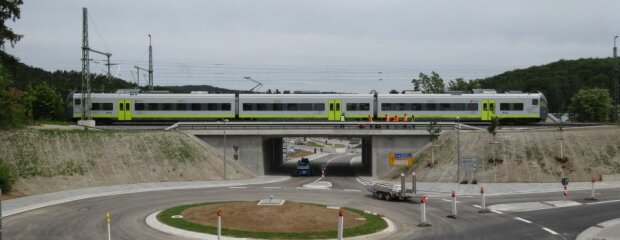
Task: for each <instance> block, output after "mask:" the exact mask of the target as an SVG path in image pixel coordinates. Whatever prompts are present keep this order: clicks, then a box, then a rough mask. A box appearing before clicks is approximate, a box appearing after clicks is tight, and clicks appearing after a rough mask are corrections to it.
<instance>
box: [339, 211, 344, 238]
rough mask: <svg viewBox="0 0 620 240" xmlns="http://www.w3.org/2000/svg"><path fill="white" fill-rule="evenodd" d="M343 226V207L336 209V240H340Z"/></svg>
mask: <svg viewBox="0 0 620 240" xmlns="http://www.w3.org/2000/svg"><path fill="white" fill-rule="evenodd" d="M343 228H344V209H343V208H340V209H338V240H342V232H343Z"/></svg>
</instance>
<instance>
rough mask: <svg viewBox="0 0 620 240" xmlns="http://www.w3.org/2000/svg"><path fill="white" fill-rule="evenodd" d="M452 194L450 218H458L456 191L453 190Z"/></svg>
mask: <svg viewBox="0 0 620 240" xmlns="http://www.w3.org/2000/svg"><path fill="white" fill-rule="evenodd" d="M450 196H451V197H452V214H451V215H448V217H449V218H454V219H457V216H456V193H455V192H454V191H452V194H451V195H450Z"/></svg>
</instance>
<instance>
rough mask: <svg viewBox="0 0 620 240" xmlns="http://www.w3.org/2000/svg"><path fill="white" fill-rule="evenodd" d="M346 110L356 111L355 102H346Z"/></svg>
mask: <svg viewBox="0 0 620 240" xmlns="http://www.w3.org/2000/svg"><path fill="white" fill-rule="evenodd" d="M347 111H357V103H347Z"/></svg>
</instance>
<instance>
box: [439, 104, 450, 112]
mask: <svg viewBox="0 0 620 240" xmlns="http://www.w3.org/2000/svg"><path fill="white" fill-rule="evenodd" d="M448 110H450V104H449V103H440V104H439V111H448Z"/></svg>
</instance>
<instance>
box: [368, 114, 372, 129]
mask: <svg viewBox="0 0 620 240" xmlns="http://www.w3.org/2000/svg"><path fill="white" fill-rule="evenodd" d="M368 128H372V115H370V114H368Z"/></svg>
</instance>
